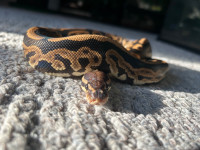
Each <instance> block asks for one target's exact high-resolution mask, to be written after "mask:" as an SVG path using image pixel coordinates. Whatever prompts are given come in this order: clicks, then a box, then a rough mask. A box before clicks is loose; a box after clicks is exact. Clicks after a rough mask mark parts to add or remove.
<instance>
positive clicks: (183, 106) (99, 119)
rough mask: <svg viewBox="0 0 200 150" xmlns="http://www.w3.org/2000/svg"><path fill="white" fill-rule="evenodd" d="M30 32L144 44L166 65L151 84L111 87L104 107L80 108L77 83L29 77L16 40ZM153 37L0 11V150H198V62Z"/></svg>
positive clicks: (83, 104) (60, 18)
mask: <svg viewBox="0 0 200 150" xmlns="http://www.w3.org/2000/svg"><path fill="white" fill-rule="evenodd" d="M31 26H44V27H67V28H69V27H73V28H74V27H81V28H92V29H98V30H102V31H106V32H110V33H114V34H118V35H121V36H124V37H127V38H129V39H137V38H141V37H147V38H148V39H149V40H150V42H151V43H152V47H153V56H154V57H155V58H159V59H163V60H165V61H167V62H169V63H170V70H169V72H168V74H167V76H166V78H165V79H164V80H163V81H162V82H160V83H158V84H153V85H145V86H130V85H126V84H121V83H118V82H113V85H112V90H111V92H110V99H109V102H108V104H107V105H105V106H92V105H89V104H88V103H87V102H86V99H85V97H84V93H83V92H82V91H81V89H80V80H74V79H70V78H61V77H52V76H48V75H44V74H42V73H40V72H37V71H35V70H33V69H32V68H31V67H30V66H29V65H28V63H27V62H26V61H25V59H24V57H23V50H22V39H23V34H24V33H25V31H26V30H27V29H28V28H29V27H31ZM156 38H157V37H156V35H152V34H147V33H141V32H137V31H133V30H128V29H125V28H119V27H114V26H108V25H103V24H99V23H93V22H89V21H84V20H79V19H74V18H70V17H64V16H58V15H53V14H52V15H49V14H42V13H37V12H31V11H25V10H20V9H14V8H5V7H0V149H5V150H6V149H8V150H16V149H17V150H23V149H28V150H29V149H34V150H36V149H37V150H39V149H42V150H43V149H48V150H56V149H79V150H83V149H92V150H93V149H94V150H98V149H112V150H118V149H125V150H128V149H130V150H132V149H138V150H140V149H148V150H155V149H180V150H184V149H185V150H191V149H200V109H199V108H200V93H199V92H200V56H198V55H195V54H193V53H190V52H188V51H185V50H183V49H181V48H178V47H175V46H172V45H169V44H166V43H164V42H161V41H157V40H156Z"/></svg>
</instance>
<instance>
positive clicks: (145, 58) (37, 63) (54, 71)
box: [22, 27, 169, 105]
mask: <svg viewBox="0 0 200 150" xmlns="http://www.w3.org/2000/svg"><path fill="white" fill-rule="evenodd" d="M22 45H23V50H24V56H25V58H26V59H27V61H28V62H29V64H30V66H31V67H33V68H34V69H36V70H38V71H39V72H42V73H46V74H49V75H53V76H60V77H72V78H73V77H80V78H81V77H82V82H81V88H82V90H83V91H84V92H85V95H86V99H87V101H88V102H89V103H90V104H93V105H103V104H105V103H106V102H107V101H108V97H109V91H110V89H111V88H110V87H111V79H112V80H117V81H120V82H121V83H126V84H130V85H143V84H150V83H157V82H159V81H161V80H162V79H163V78H164V77H165V75H166V72H167V71H168V69H169V65H168V63H167V62H165V61H163V60H159V59H153V58H152V48H151V44H150V42H149V40H148V39H147V38H140V39H137V40H129V39H127V38H124V37H121V36H118V35H114V34H110V33H106V32H102V31H98V30H93V29H82V28H46V27H31V28H29V29H28V30H27V31H26V33H25V35H24V39H23V44H22Z"/></svg>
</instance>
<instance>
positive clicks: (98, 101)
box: [86, 93, 108, 105]
mask: <svg viewBox="0 0 200 150" xmlns="http://www.w3.org/2000/svg"><path fill="white" fill-rule="evenodd" d="M86 97H87V101H88V103H90V104H92V105H103V104H105V103H106V102H107V101H108V96H106V97H104V98H102V99H101V98H92V97H93V96H91V95H90V94H89V93H87V94H86Z"/></svg>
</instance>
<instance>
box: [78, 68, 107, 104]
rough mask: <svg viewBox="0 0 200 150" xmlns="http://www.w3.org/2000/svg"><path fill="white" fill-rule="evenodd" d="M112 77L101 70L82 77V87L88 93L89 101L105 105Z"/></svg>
mask: <svg viewBox="0 0 200 150" xmlns="http://www.w3.org/2000/svg"><path fill="white" fill-rule="evenodd" d="M110 82H111V81H110V78H109V77H108V76H107V75H106V74H105V73H104V72H101V71H98V70H95V71H92V72H88V73H86V74H85V75H84V76H83V78H82V83H81V87H82V89H83V91H84V92H85V93H86V97H87V101H88V102H89V103H90V104H93V105H103V104H105V103H106V102H107V101H108V91H109V90H110Z"/></svg>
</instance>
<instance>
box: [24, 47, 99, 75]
mask: <svg viewBox="0 0 200 150" xmlns="http://www.w3.org/2000/svg"><path fill="white" fill-rule="evenodd" d="M23 47H24V49H25V52H24V54H25V56H26V55H27V54H28V53H30V52H35V55H33V56H31V57H30V58H29V63H30V65H31V66H32V67H33V68H35V66H37V65H38V63H39V61H42V60H44V61H47V62H48V63H51V66H52V67H53V68H54V69H56V70H65V69H66V68H65V65H64V64H63V62H62V61H60V60H55V59H54V57H55V55H56V54H59V55H60V56H61V57H63V58H64V59H68V60H69V61H70V62H71V65H70V66H71V68H72V69H73V70H74V72H73V75H75V76H80V75H83V74H84V73H85V72H89V71H92V69H91V66H99V65H100V64H101V61H102V57H101V55H100V54H99V53H98V52H97V51H94V50H91V49H90V48H88V47H81V48H80V49H79V50H78V51H70V50H68V49H66V48H61V49H55V50H53V51H49V52H48V53H47V54H43V53H42V51H41V49H40V48H38V47H37V46H29V47H27V46H26V45H25V44H24V45H23ZM85 50H87V51H88V53H87V54H85V53H84V51H85ZM94 57H97V58H98V62H95V61H94ZM79 58H88V60H89V62H90V63H89V64H88V65H87V66H86V67H85V72H78V71H79V70H80V69H81V68H82V66H81V64H80V63H79V61H78V60H79Z"/></svg>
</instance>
